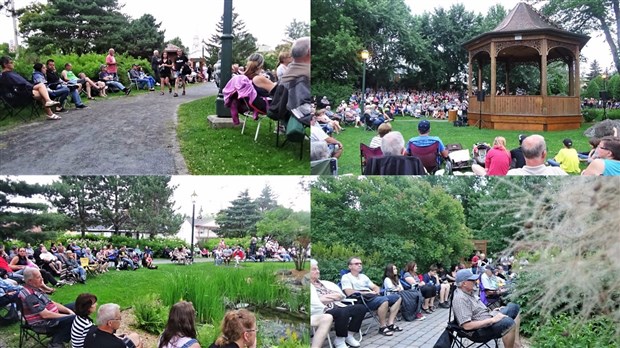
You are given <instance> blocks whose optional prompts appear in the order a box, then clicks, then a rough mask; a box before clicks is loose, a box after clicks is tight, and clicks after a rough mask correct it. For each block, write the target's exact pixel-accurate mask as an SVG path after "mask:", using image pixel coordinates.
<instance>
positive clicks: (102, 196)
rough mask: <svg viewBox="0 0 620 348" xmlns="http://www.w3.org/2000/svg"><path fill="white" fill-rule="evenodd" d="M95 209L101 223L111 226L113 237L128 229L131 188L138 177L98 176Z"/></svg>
mask: <svg viewBox="0 0 620 348" xmlns="http://www.w3.org/2000/svg"><path fill="white" fill-rule="evenodd" d="M97 178H98V181H99V183H98V184H97V209H98V210H99V213H100V214H101V221H102V223H104V224H108V225H111V226H112V229H113V230H114V234H115V235H119V234H120V230H121V229H122V228H128V227H130V224H129V220H130V215H129V208H130V207H131V195H132V192H131V186H132V185H133V184H134V183H135V182H136V179H137V178H138V177H133V176H100V177H97Z"/></svg>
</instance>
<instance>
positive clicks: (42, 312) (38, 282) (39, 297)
mask: <svg viewBox="0 0 620 348" xmlns="http://www.w3.org/2000/svg"><path fill="white" fill-rule="evenodd" d="M24 282H25V284H24V287H23V289H22V290H21V291H20V292H19V300H20V301H21V303H22V310H23V316H24V318H25V319H26V321H27V322H28V324H29V325H32V326H37V327H40V328H44V329H45V331H46V332H47V333H49V334H51V335H52V340H51V342H50V345H54V347H56V346H62V345H63V342H69V341H70V340H71V325H72V323H73V319H74V318H75V313H73V311H72V310H71V309H69V308H67V307H65V306H63V305H62V304H60V303H56V302H54V301H52V300H50V298H49V297H47V294H45V293H43V292H41V290H40V288H41V287H42V286H43V277H41V272H39V270H38V269H36V268H31V267H27V268H26V269H25V270H24Z"/></svg>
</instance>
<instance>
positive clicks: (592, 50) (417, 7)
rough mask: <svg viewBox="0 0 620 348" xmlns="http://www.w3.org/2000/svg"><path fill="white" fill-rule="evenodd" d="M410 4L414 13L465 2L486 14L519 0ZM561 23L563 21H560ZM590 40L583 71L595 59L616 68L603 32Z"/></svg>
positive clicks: (409, 0) (470, 8)
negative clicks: (496, 6) (494, 8)
mask: <svg viewBox="0 0 620 348" xmlns="http://www.w3.org/2000/svg"><path fill="white" fill-rule="evenodd" d="M405 2H406V3H407V4H408V5H409V8H410V9H411V12H412V13H413V14H421V13H423V12H431V13H432V12H434V9H435V8H437V7H443V8H444V9H446V10H447V9H449V8H450V7H451V6H452V5H454V4H459V3H461V4H463V5H465V9H466V10H468V11H474V12H475V13H482V14H483V15H486V14H487V12H488V10H489V8H491V7H493V6H495V5H497V4H500V5H502V6H504V8H505V9H506V11H507V12H510V11H511V10H512V9H513V8H514V7H515V6H516V5H517V4H518V3H519V2H521V1H519V0H441V1H428V0H405ZM560 25H561V23H560ZM590 37H591V38H590V41H588V43H587V44H586V45H585V46H584V48H583V50H582V51H581V55H582V57H585V58H586V59H587V63H583V62H582V63H581V66H580V69H579V70H580V71H581V73H586V72H588V71H590V64H591V63H592V61H593V60H594V59H596V60H597V61H598V62H599V66H600V67H601V68H602V69H603V70H605V68H609V70H610V71H611V70H614V71H615V70H616V69H615V67H614V66H613V59H612V57H611V50H610V48H609V45H608V44H607V43H606V42H605V39H604V37H603V33H602V32H601V33H600V34H599V35H594V34H590Z"/></svg>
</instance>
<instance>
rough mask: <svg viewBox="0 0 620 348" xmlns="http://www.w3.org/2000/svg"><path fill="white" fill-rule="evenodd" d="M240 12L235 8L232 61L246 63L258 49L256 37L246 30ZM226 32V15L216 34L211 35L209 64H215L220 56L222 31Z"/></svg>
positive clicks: (218, 24)
mask: <svg viewBox="0 0 620 348" xmlns="http://www.w3.org/2000/svg"><path fill="white" fill-rule="evenodd" d="M238 17H239V14H238V13H236V12H235V11H234V9H233V18H232V35H233V45H232V46H233V48H232V50H233V51H232V63H233V64H235V63H236V64H239V65H240V66H243V65H245V62H246V60H247V58H248V57H249V56H250V55H251V54H252V53H254V52H256V50H257V49H258V48H257V47H256V38H255V37H254V35H252V34H250V33H248V32H247V31H246V30H245V22H244V21H243V20H241V19H239V18H238ZM223 32H224V16H222V18H221V19H220V22H219V23H217V28H216V34H213V35H212V36H211V39H209V43H208V44H207V47H208V49H207V50H208V52H209V64H215V63H216V62H217V60H218V57H219V52H220V50H221V48H222V39H221V37H222V33H223Z"/></svg>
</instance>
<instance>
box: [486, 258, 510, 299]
mask: <svg viewBox="0 0 620 348" xmlns="http://www.w3.org/2000/svg"><path fill="white" fill-rule="evenodd" d="M497 278H498V277H497V276H496V275H495V268H493V267H491V266H486V267H485V268H484V273H482V275H481V276H480V281H481V282H482V285H483V287H484V290H485V293H486V295H487V298H497V297H501V296H504V295H507V294H508V289H506V288H504V287H501V286H499V282H498V280H497Z"/></svg>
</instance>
